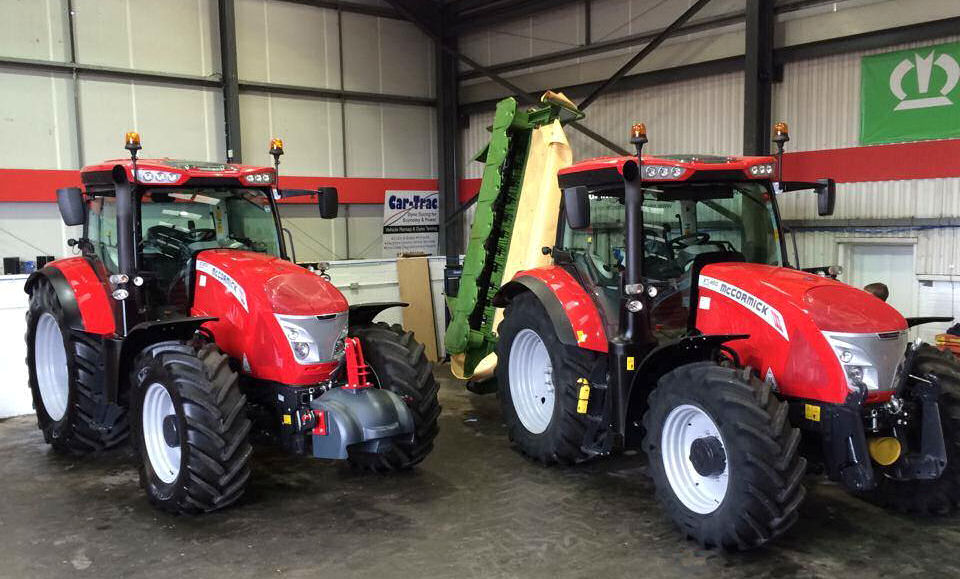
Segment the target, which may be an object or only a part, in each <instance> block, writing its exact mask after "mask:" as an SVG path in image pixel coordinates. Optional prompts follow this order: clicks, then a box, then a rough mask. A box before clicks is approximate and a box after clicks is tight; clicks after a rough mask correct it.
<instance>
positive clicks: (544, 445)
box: [497, 293, 597, 464]
mask: <svg viewBox="0 0 960 579" xmlns="http://www.w3.org/2000/svg"><path fill="white" fill-rule="evenodd" d="M498 332H499V336H500V337H499V340H498V341H497V383H498V397H499V398H500V409H501V412H502V414H503V420H504V422H505V423H506V425H507V431H508V434H509V436H510V441H511V442H513V444H514V446H515V447H516V448H517V449H518V450H519V451H520V452H521V453H523V454H525V455H527V456H528V457H530V458H532V459H533V460H535V461H537V462H540V463H543V464H553V463H561V464H574V463H577V462H582V461H584V460H586V459H588V458H590V457H591V455H589V454H587V453H586V452H584V451H583V449H582V448H581V447H582V446H583V442H584V436H585V434H586V430H587V419H586V415H584V414H578V413H577V395H578V386H577V380H578V379H580V378H588V377H589V376H590V371H591V369H592V367H593V364H594V362H595V361H596V356H597V355H596V354H594V353H593V352H590V351H589V350H584V349H583V348H577V347H570V346H565V345H564V344H562V343H560V340H559V338H558V337H557V333H556V331H555V330H554V329H553V323H552V322H551V321H550V316H549V315H548V314H547V311H546V310H545V309H544V308H543V306H542V305H541V304H540V301H539V300H538V299H537V298H536V296H534V295H533V294H532V293H522V294H520V295H519V296H517V297H516V298H514V299H513V300H512V301H511V302H510V305H508V306H507V309H506V311H505V312H504V317H503V322H501V323H500V327H499V328H498Z"/></svg>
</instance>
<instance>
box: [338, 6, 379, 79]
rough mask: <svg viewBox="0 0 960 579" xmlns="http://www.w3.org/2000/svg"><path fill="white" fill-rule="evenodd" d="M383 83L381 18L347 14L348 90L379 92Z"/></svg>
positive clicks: (345, 60) (345, 57)
mask: <svg viewBox="0 0 960 579" xmlns="http://www.w3.org/2000/svg"><path fill="white" fill-rule="evenodd" d="M380 84H381V83H380V19H379V18H375V17H371V16H364V15H361V14H344V15H343V85H344V89H346V90H355V91H364V92H379V91H380Z"/></svg>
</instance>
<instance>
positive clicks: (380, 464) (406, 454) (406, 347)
mask: <svg viewBox="0 0 960 579" xmlns="http://www.w3.org/2000/svg"><path fill="white" fill-rule="evenodd" d="M350 335H351V336H353V337H356V338H359V339H360V345H361V347H362V348H363V354H364V357H365V358H366V362H367V364H368V365H372V364H376V365H377V366H379V368H380V369H379V371H378V376H381V375H384V374H385V375H387V376H389V378H390V381H389V383H384V384H382V385H381V387H383V388H385V389H387V390H390V391H391V392H393V393H394V394H397V395H398V396H400V397H401V398H403V399H404V401H406V403H407V407H408V408H410V411H411V412H412V413H413V420H414V427H415V433H414V434H415V436H414V439H413V444H402V443H396V444H393V445H392V446H390V447H389V448H388V449H387V450H386V452H384V453H379V454H377V453H370V452H360V451H357V450H356V449H352V448H349V449H347V451H348V459H347V460H348V461H349V463H350V465H351V466H353V467H354V468H357V469H359V470H363V471H372V472H378V473H387V472H392V471H397V470H406V469H409V468H412V467H413V466H415V465H417V464H419V463H421V462H422V461H423V459H425V458H426V457H427V455H428V454H430V452H431V451H432V450H433V443H434V439H436V437H437V433H438V432H439V426H438V422H437V421H438V418H439V417H440V402H439V400H438V397H437V393H438V392H439V390H440V385H439V384H438V383H437V380H436V378H434V376H433V364H431V363H430V361H429V360H427V356H426V354H425V347H424V345H423V344H422V343H420V342H418V341H417V340H416V337H415V336H414V333H413V332H410V331H407V330H404V329H403V327H402V326H401V325H400V324H393V325H391V324H387V323H385V322H376V323H371V324H364V325H356V326H351V327H350Z"/></svg>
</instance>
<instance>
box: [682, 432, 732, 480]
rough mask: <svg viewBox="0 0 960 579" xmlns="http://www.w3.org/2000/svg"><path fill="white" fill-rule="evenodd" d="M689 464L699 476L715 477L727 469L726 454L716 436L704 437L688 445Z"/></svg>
mask: <svg viewBox="0 0 960 579" xmlns="http://www.w3.org/2000/svg"><path fill="white" fill-rule="evenodd" d="M690 463H691V464H693V468H694V470H696V471H697V473H699V474H700V476H717V475H719V474H721V473H722V472H723V470H724V469H725V468H727V453H725V452H724V451H723V444H722V443H721V442H720V439H719V438H717V437H716V436H704V437H702V438H697V439H695V440H694V441H693V442H692V443H690Z"/></svg>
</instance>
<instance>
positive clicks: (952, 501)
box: [865, 344, 960, 515]
mask: <svg viewBox="0 0 960 579" xmlns="http://www.w3.org/2000/svg"><path fill="white" fill-rule="evenodd" d="M913 373H915V374H917V375H918V376H923V375H925V374H933V375H935V376H936V377H937V378H939V380H940V400H939V401H938V402H939V404H940V424H941V427H942V428H943V437H944V445H945V446H946V450H947V466H946V467H944V470H943V473H942V474H941V475H940V478H938V479H936V480H908V481H901V480H896V479H892V478H889V477H886V476H884V475H883V467H881V466H878V465H877V464H875V463H874V465H873V469H874V473H876V476H877V488H875V489H874V490H873V491H871V492H869V493H866V494H865V498H867V499H868V500H869V501H871V502H874V503H876V504H878V505H880V506H883V507H887V508H891V509H894V510H897V511H900V512H902V513H908V514H914V515H946V514H950V513H952V512H954V511H956V510H957V506H958V505H960V361H958V360H957V357H956V356H954V355H953V354H951V353H949V352H942V351H940V350H937V349H936V348H934V347H933V346H931V345H929V344H921V345H920V351H919V352H917V359H916V366H914V372H913Z"/></svg>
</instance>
